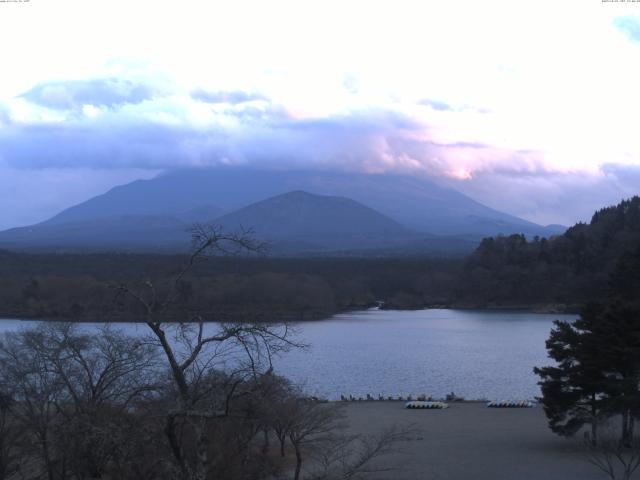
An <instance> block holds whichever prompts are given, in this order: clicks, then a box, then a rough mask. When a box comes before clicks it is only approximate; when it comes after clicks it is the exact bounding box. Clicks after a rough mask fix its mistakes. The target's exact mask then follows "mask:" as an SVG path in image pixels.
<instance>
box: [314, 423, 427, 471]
mask: <svg viewBox="0 0 640 480" xmlns="http://www.w3.org/2000/svg"><path fill="white" fill-rule="evenodd" d="M416 432H417V431H416V429H415V428H414V427H413V426H398V425H395V426H392V427H390V428H388V429H385V430H383V431H382V432H380V433H379V434H377V435H368V436H367V435H362V434H357V435H345V434H337V435H335V436H333V437H332V438H331V441H330V442H326V443H325V444H324V445H323V448H320V449H318V451H317V452H315V454H314V457H315V458H317V460H318V461H317V465H318V466H319V468H318V469H317V470H318V471H317V472H316V473H314V474H313V475H312V476H311V479H312V480H334V479H335V480H338V479H339V480H349V479H364V478H367V477H368V476H370V475H372V474H374V473H383V472H390V471H394V470H397V469H396V468H394V467H390V466H389V465H388V464H386V463H380V457H384V456H386V455H390V454H394V453H401V452H402V450H401V449H400V448H399V447H398V444H399V443H400V442H402V441H405V440H406V439H407V438H410V437H411V436H412V435H415V433H416Z"/></svg>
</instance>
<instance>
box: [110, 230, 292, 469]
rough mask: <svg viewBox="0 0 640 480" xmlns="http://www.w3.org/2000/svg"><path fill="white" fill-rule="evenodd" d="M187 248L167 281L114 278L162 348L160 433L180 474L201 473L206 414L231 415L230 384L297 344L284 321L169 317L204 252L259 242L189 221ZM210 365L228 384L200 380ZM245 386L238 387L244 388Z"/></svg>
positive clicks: (250, 248)
mask: <svg viewBox="0 0 640 480" xmlns="http://www.w3.org/2000/svg"><path fill="white" fill-rule="evenodd" d="M192 238H193V245H192V253H191V255H190V256H189V258H188V260H187V262H186V263H185V265H184V266H183V267H182V268H181V269H180V270H179V272H178V273H177V274H176V275H175V277H174V278H173V279H172V280H171V281H170V282H169V284H168V285H163V286H158V285H155V284H154V283H153V282H152V281H151V280H148V281H147V282H145V285H144V289H143V290H136V289H134V288H132V287H131V286H128V285H124V284H122V285H118V286H117V290H118V292H119V294H121V295H125V296H128V297H130V298H132V299H134V300H135V301H136V302H137V303H138V304H139V305H140V306H141V307H142V310H143V312H144V315H145V323H146V325H147V326H148V327H149V329H150V331H151V338H152V339H153V342H154V343H155V344H157V345H158V346H159V347H160V349H161V351H162V352H163V354H164V357H165V360H166V363H167V366H168V369H169V371H170V375H171V379H172V382H173V385H174V387H175V390H176V398H175V406H174V408H172V409H170V411H169V412H168V414H167V416H166V426H165V433H166V436H167V439H168V442H169V445H170V447H171V451H172V452H173V456H174V458H175V460H176V463H177V465H178V467H179V469H180V471H181V474H182V477H183V478H185V479H193V480H205V478H206V477H207V472H208V470H209V464H210V449H211V448H212V445H211V442H210V441H209V425H210V423H211V421H212V420H216V419H221V418H226V417H228V416H229V415H230V401H231V399H232V398H234V397H235V396H236V395H237V394H238V393H239V392H238V391H237V390H236V387H237V386H239V385H241V384H242V383H243V382H244V381H245V380H247V378H252V377H253V378H256V376H257V375H258V374H259V373H260V372H262V371H265V370H268V369H269V368H271V364H272V358H273V356H274V355H276V354H278V353H280V352H283V351H286V350H288V349H289V348H291V347H293V346H298V345H297V344H295V343H294V342H293V341H292V340H291V330H290V329H289V327H288V326H287V325H286V324H283V325H278V326H273V325H267V324H254V323H243V322H241V321H239V322H237V323H223V324H218V325H216V326H215V328H209V327H210V326H208V325H205V321H204V319H203V318H202V316H201V315H199V314H194V315H192V316H191V317H190V318H180V319H176V320H177V323H168V322H167V321H166V319H165V312H166V311H167V309H169V307H171V306H173V305H174V304H175V303H176V302H177V301H178V300H179V298H180V295H181V293H180V292H181V285H182V282H183V281H184V279H185V278H186V276H187V275H189V274H190V273H191V272H192V271H193V269H194V268H195V267H196V265H197V264H198V262H200V261H201V260H203V259H204V258H206V257H207V256H209V255H211V254H215V255H236V254H239V253H241V252H249V253H251V254H259V253H260V252H261V251H262V246H261V245H260V244H258V243H257V242H256V241H255V240H254V239H253V236H252V232H250V231H241V232H240V233H231V234H229V233H225V232H223V231H222V230H221V229H220V228H218V227H215V226H213V227H207V226H202V225H196V226H195V227H194V228H193V230H192ZM214 369H221V370H225V371H226V372H231V373H230V374H228V375H226V376H225V378H226V379H227V380H228V383H230V385H226V386H227V387H228V388H220V385H219V384H217V383H216V382H210V381H207V379H210V378H209V377H208V374H209V373H210V372H211V371H212V370H214ZM250 393H251V392H247V391H244V392H243V395H248V394H250ZM185 423H186V424H188V425H189V426H190V427H191V430H192V431H193V436H194V438H195V451H196V458H195V461H192V462H190V461H189V460H188V459H187V457H186V453H185V450H184V442H183V439H182V438H181V435H180V430H181V429H182V428H183V425H184V424H185Z"/></svg>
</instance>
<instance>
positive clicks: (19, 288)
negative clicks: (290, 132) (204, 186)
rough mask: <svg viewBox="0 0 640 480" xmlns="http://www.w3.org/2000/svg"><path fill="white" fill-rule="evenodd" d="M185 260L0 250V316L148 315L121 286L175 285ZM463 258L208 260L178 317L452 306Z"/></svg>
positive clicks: (185, 284) (191, 279) (185, 292)
mask: <svg viewBox="0 0 640 480" xmlns="http://www.w3.org/2000/svg"><path fill="white" fill-rule="evenodd" d="M184 262H185V258H184V257H183V256H163V255H125V254H101V255H28V254H16V253H8V252H5V253H4V254H3V255H1V256H0V265H1V266H2V276H1V277H0V316H4V317H20V318H24V317H28V318H50V319H71V320H131V319H140V318H141V316H142V315H143V314H144V312H143V311H142V310H140V308H139V306H137V305H136V304H135V303H132V302H131V301H130V300H128V299H124V298H121V297H118V296H117V295H116V288H115V287H117V285H118V284H120V283H137V284H138V285H139V286H140V287H143V286H144V284H145V283H146V282H147V281H151V282H152V283H153V284H154V285H155V286H157V287H158V288H168V286H169V285H170V282H171V279H172V278H173V275H174V274H175V273H176V271H177V270H179V268H180V267H181V266H182V265H183V264H184ZM461 262H462V261H461V260H446V259H429V258H393V259H391V258H390V259H386V258H381V259H367V258H340V259H335V258H324V259H321V258H315V259H294V258H269V257H265V258H241V257H238V258H236V257H234V258H221V257H213V258H208V259H206V260H205V261H202V262H200V263H199V264H198V265H197V268H195V269H194V271H193V272H192V273H190V274H189V276H188V277H185V278H183V279H182V281H181V282H180V285H179V287H180V302H179V303H177V304H176V305H175V309H174V310H173V311H168V312H166V314H167V316H168V317H167V318H169V317H170V316H172V315H173V316H174V317H173V318H174V319H178V318H182V316H184V315H186V316H188V315H189V314H190V312H198V313H199V314H201V315H203V316H204V317H205V318H207V319H222V320H231V319H234V318H243V319H247V318H250V319H253V320H274V319H275V320H278V319H283V318H284V319H296V320H297V319H314V318H321V317H324V316H327V315H330V314H333V313H336V312H339V311H344V310H349V309H361V308H366V307H370V306H372V305H375V304H376V302H378V301H383V302H386V303H387V304H389V305H394V306H398V307H402V308H405V307H417V306H422V305H425V304H446V303H449V302H450V301H451V299H450V297H449V294H450V292H451V291H452V288H453V286H454V284H455V282H456V279H457V273H458V270H459V266H460V264H461Z"/></svg>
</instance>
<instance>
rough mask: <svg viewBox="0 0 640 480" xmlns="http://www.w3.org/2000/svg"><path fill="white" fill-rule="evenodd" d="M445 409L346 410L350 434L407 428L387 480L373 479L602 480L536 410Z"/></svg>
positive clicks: (371, 406)
mask: <svg viewBox="0 0 640 480" xmlns="http://www.w3.org/2000/svg"><path fill="white" fill-rule="evenodd" d="M449 405H450V408H448V409H446V410H407V409H405V408H404V403H403V402H377V401H374V402H355V403H348V404H347V405H346V406H345V414H346V416H347V419H348V420H349V422H350V429H351V430H352V431H353V432H354V433H356V432H358V433H375V432H377V431H380V430H382V429H384V428H386V427H389V426H391V425H393V424H394V423H395V424H413V425H414V426H415V427H416V428H417V429H418V433H417V434H412V435H411V436H410V437H409V438H407V440H406V441H403V442H402V444H401V445H400V448H401V449H402V451H403V452H402V453H398V454H392V455H390V456H388V457H385V458H384V464H385V466H389V467H393V468H394V470H393V471H392V472H391V473H385V474H377V475H378V476H375V477H374V478H376V479H385V478H389V479H391V478H392V479H407V480H409V479H411V480H416V479H433V480H441V479H442V480H445V479H446V480H470V479H472V480H510V479H518V480H528V479H531V480H534V479H536V480H538V479H540V480H573V479H575V480H591V479H594V480H596V479H604V478H606V477H605V476H604V475H603V474H602V473H601V472H600V471H598V470H597V469H596V468H595V467H593V466H592V465H590V464H589V463H588V462H587V460H586V455H585V453H584V450H583V448H582V447H581V439H580V438H578V439H573V440H571V439H569V440H567V439H563V438H560V437H558V436H556V435H555V434H553V433H552V432H551V431H550V430H549V429H548V427H547V424H546V418H545V416H544V412H543V410H542V408H540V407H539V406H536V407H534V408H522V409H520V408H518V409H494V408H486V406H485V404H484V403H472V402H469V403H467V402H464V403H451V404H449Z"/></svg>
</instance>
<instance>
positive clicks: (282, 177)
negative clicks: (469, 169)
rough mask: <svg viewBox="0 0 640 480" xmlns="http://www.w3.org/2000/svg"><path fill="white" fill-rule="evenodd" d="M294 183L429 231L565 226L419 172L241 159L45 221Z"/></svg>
mask: <svg viewBox="0 0 640 480" xmlns="http://www.w3.org/2000/svg"><path fill="white" fill-rule="evenodd" d="M295 190H303V191H306V192H310V193H314V194H317V195H330V196H341V197H347V198H351V199H353V200H355V201H357V202H360V203H362V204H364V205H366V206H368V207H370V208H373V209H375V210H377V211H378V212H380V213H382V214H383V215H386V216H388V217H390V218H392V219H394V220H395V221H397V222H399V223H401V224H403V225H405V226H406V227H408V228H410V229H413V230H416V231H419V232H423V233H430V234H435V235H472V236H474V237H475V238H477V239H479V238H481V237H484V236H488V235H497V234H501V233H502V234H510V233H524V234H527V235H531V236H532V235H543V236H547V235H550V234H555V233H562V231H564V230H563V229H562V228H561V227H560V228H554V227H550V228H549V229H547V228H545V227H542V226H540V225H537V224H535V223H532V222H529V221H527V220H523V219H521V218H518V217H515V216H513V215H509V214H506V213H503V212H499V211H497V210H494V209H491V208H489V207H487V206H485V205H482V204H481V203H478V202H476V201H475V200H473V199H471V198H469V197H467V196H466V195H463V194H462V193H460V192H458V191H456V190H453V189H451V188H446V187H443V186H441V185H438V184H436V183H434V182H432V181H429V180H427V179H424V178H417V177H412V176H405V175H390V174H367V173H355V172H352V173H345V172H330V171H317V170H315V171H312V170H287V171H279V170H261V169H255V168H245V167H217V168H211V169H191V170H176V171H171V172H167V173H164V174H161V175H159V176H157V177H156V178H153V179H150V180H138V181H135V182H132V183H130V184H127V185H122V186H118V187H115V188H113V189H111V190H110V191H108V192H107V193H105V194H103V195H99V196H97V197H94V198H92V199H90V200H87V201H86V202H83V203H81V204H79V205H76V206H74V207H71V208H69V209H67V210H65V211H63V212H61V213H60V214H58V215H56V216H55V217H53V218H52V219H50V220H48V221H47V222H45V223H47V224H61V223H68V222H74V221H79V220H88V219H95V218H99V217H108V216H117V215H175V214H177V213H179V212H185V211H187V210H190V209H195V208H199V207H201V206H203V205H211V204H213V205H216V207H217V208H219V209H221V210H222V211H224V212H226V213H230V212H232V211H234V210H237V209H239V208H242V207H245V206H247V205H249V204H251V203H255V202H259V201H261V200H264V199H265V198H269V197H273V196H276V195H281V194H283V193H286V192H290V191H295Z"/></svg>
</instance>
